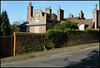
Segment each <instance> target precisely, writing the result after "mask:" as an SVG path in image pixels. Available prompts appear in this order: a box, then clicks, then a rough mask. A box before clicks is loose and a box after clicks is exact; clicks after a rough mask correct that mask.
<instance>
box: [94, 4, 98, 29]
mask: <svg viewBox="0 0 100 68" xmlns="http://www.w3.org/2000/svg"><path fill="white" fill-rule="evenodd" d="M93 22H94V27H95V29H97V28H98V10H97V4H96V5H95V10H93Z"/></svg>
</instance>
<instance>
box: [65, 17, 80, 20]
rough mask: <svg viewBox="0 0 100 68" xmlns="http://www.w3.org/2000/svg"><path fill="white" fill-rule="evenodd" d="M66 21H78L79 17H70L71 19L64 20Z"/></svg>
mask: <svg viewBox="0 0 100 68" xmlns="http://www.w3.org/2000/svg"><path fill="white" fill-rule="evenodd" d="M65 19H66V20H78V19H79V17H71V18H65Z"/></svg>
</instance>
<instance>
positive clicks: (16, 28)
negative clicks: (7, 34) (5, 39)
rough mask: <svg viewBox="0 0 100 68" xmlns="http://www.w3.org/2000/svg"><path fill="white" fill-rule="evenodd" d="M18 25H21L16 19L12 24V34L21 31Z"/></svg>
mask: <svg viewBox="0 0 100 68" xmlns="http://www.w3.org/2000/svg"><path fill="white" fill-rule="evenodd" d="M18 25H20V23H19V22H17V21H15V22H14V24H13V25H11V26H10V27H11V30H12V34H13V33H14V32H20V28H19V27H18Z"/></svg>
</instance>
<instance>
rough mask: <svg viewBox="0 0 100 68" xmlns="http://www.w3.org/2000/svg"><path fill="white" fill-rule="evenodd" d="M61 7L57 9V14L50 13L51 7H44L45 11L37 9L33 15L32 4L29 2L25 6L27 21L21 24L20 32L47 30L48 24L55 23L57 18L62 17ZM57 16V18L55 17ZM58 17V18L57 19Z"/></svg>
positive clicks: (41, 31) (42, 31)
mask: <svg viewBox="0 0 100 68" xmlns="http://www.w3.org/2000/svg"><path fill="white" fill-rule="evenodd" d="M60 11H63V10H62V9H60V8H59V9H58V15H59V16H57V15H56V14H54V13H52V9H51V7H49V8H46V9H45V12H42V10H40V9H37V10H36V11H35V13H34V17H33V6H32V4H31V3H30V4H29V6H28V7H27V21H26V22H24V23H23V24H21V25H20V26H19V27H20V31H21V32H33V33H45V32H46V31H47V30H48V25H55V24H56V23H57V22H58V20H60V19H62V18H63V14H64V12H60ZM57 17H59V19H58V18H57ZM57 19H58V20H57Z"/></svg>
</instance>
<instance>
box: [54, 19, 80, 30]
mask: <svg viewBox="0 0 100 68" xmlns="http://www.w3.org/2000/svg"><path fill="white" fill-rule="evenodd" d="M66 28H71V29H78V24H77V23H75V22H71V21H68V20H67V21H65V22H64V23H62V24H60V23H57V24H56V25H55V26H54V27H53V29H61V30H65V29H66Z"/></svg>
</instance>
